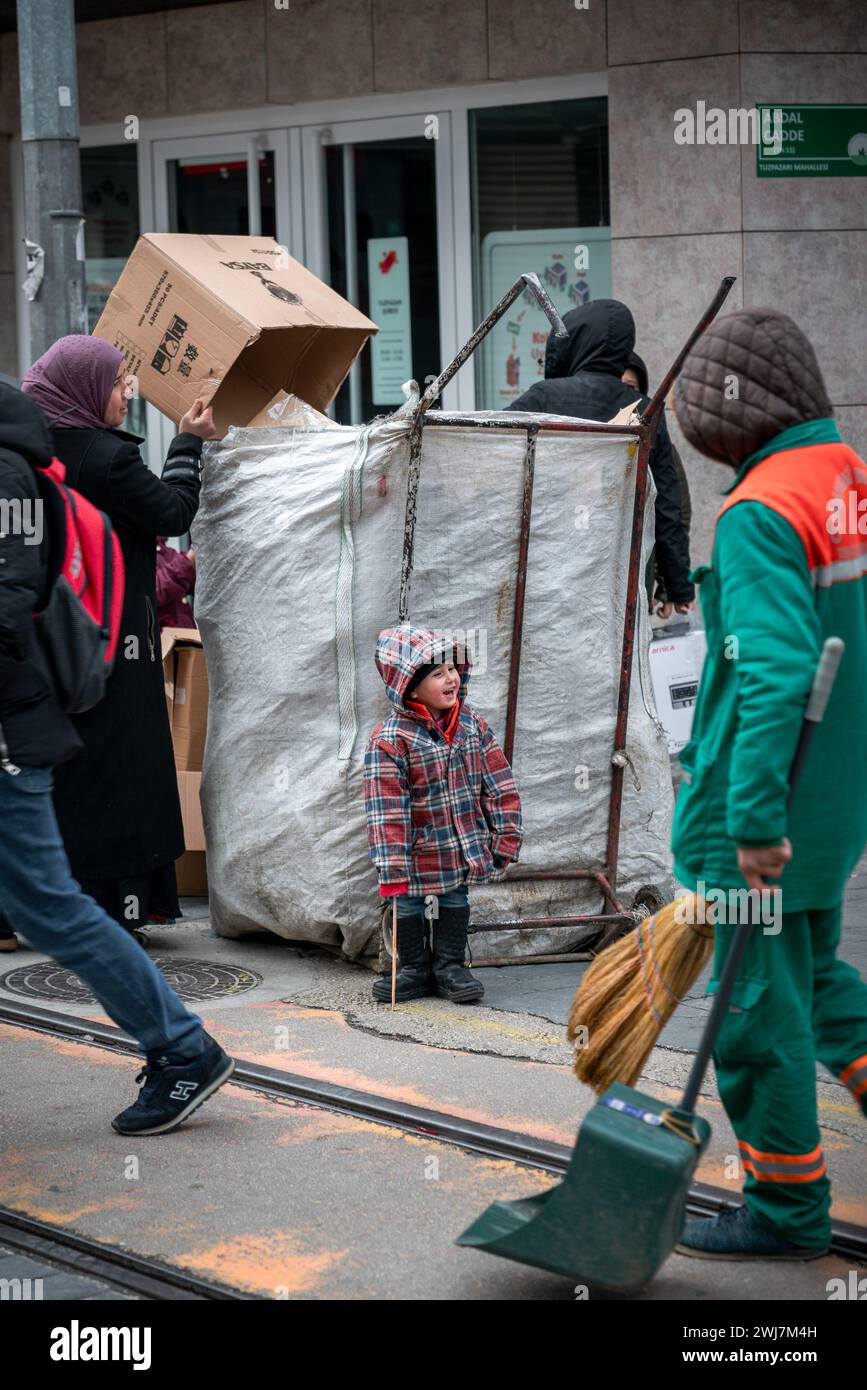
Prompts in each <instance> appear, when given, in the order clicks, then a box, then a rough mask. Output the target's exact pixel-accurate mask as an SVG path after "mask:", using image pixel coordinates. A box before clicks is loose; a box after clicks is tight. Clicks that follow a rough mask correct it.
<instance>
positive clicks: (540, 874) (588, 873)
mask: <svg viewBox="0 0 867 1390" xmlns="http://www.w3.org/2000/svg"><path fill="white" fill-rule="evenodd" d="M561 878H562V879H573V878H592V879H595V880H596V882H597V883H598V882H599V880H600V875H599V874H598V873H597V871H596V870H595V869H521V868H517V869H509V870H508V872H507V873H506V875H505V877H504V878H501V879H499V880H498V882H500V883H522V882H523V881H524V880H528V881H530V882H535V881H536V880H537V879H539V880H542V881H544V880H546V879H549V880H551V881H555V880H557V879H561ZM604 884H605V881H604V880H603V886H604Z"/></svg>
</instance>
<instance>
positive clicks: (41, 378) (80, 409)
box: [21, 333, 124, 430]
mask: <svg viewBox="0 0 867 1390" xmlns="http://www.w3.org/2000/svg"><path fill="white" fill-rule="evenodd" d="M123 360H124V359H123V353H122V352H120V350H119V349H118V348H116V347H112V345H111V343H107V342H106V341H105V339H104V338H91V337H89V336H88V335H87V334H86V333H70V334H69V335H68V337H66V338H58V340H57V342H56V343H54V344H53V346H52V347H50V348H49V349H48V351H47V352H43V354H42V356H41V357H39V358H37V360H36V361H35V362H34V363H33V366H32V367H31V368H30V371H29V372H28V373H27V375H26V376H25V378H24V380H23V381H22V383H21V390H22V391H26V392H27V394H28V395H29V396H32V397H33V399H34V400H35V402H36V404H37V405H38V406H39V407H40V409H41V410H42V413H43V414H44V415H45V417H46V419H47V420H48V423H49V425H52V426H55V425H56V426H58V427H59V428H61V429H63V428H65V429H74V430H82V429H84V430H104V429H106V428H107V426H106V423H105V419H104V416H105V411H106V407H107V406H108V402H109V397H110V396H111V393H112V390H113V388H114V383H115V379H116V377H117V373H118V368H119V367H120V365H121V363H122V362H123Z"/></svg>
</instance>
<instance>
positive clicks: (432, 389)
mask: <svg viewBox="0 0 867 1390" xmlns="http://www.w3.org/2000/svg"><path fill="white" fill-rule="evenodd" d="M525 289H528V290H530V291H531V293H532V294H533V295H535V297H536V299H537V300H538V302H539V306H540V308H541V309H542V310H543V311H544V313H545V315H546V316H547V318H548V321H549V323H550V324H551V327H552V328H553V330H554V332H555V333H556V334H557V337H558V338H565V337H566V334H567V330H566V325H565V324H564V322H563V320H562V319H561V317H560V315H559V314H558V313H557V310H556V309H555V308H554V304H553V302H552V300H551V297H550V295H549V294H548V292H547V290H546V289H545V288H544V286H543V284H542V282H541V280H540V279H539V277H538V275H536V274H534V273H533V272H532V271H526V272H525V273H524V274H523V275H522V276H521V277H520V278H519V279H518V280H516V281H515V283H514V285H513V286H512V288H511V289H510V290H507V291H506V293H505V294H504V295H503V297H502V299H501V300H500V302H499V304H495V305H494V307H493V309H492V310H491V311H490V313H489V314H486V315H485V317H484V318H483V319H482V321H481V323H480V324H479V326H478V328H476V329H475V331H474V332H473V333H472V334H471V335H470V337H469V338H468V339H467V341H466V342H465V343H464V345H463V347H462V348H461V349H460V350H459V351H458V352H457V353H456V354H455V356H454V357H453V358H452V360H451V362H450V363H449V365H448V366H447V367H446V368H445V369H444V370H443V371H442V372H440V374H439V376H438V377H437V379H436V381H432V382H431V384H430V386H429V387H428V388H427V390H426V391H425V393H424V395H423V396H422V398H421V400H420V401H419V403H418V405H417V407H416V412H415V415H414V417H413V419H414V420H415V421H420V420H421V419H422V417H423V416H424V415H425V414H426V412H427V409H428V407H429V406H431V405H433V403H434V401H435V400H436V399H437V397H438V396H440V395H441V394H442V392H443V391H444V390H445V388H446V387H447V386H448V384H449V382H450V381H451V379H452V377H453V376H454V375H455V373H456V372H458V371H460V369H461V367H462V366H463V365H464V363H465V362H466V361H467V359H468V358H469V357H471V356H472V354H473V353H474V352H475V350H476V348H477V347H478V346H479V343H480V342H481V341H482V339H483V338H486V337H487V336H488V334H489V333H490V331H491V329H492V328H493V326H494V324H495V323H497V322H498V320H499V319H501V318H502V317H503V314H504V313H505V312H506V310H507V309H508V307H509V305H510V304H514V302H515V300H516V299H517V298H518V295H519V294H523V292H524V290H525Z"/></svg>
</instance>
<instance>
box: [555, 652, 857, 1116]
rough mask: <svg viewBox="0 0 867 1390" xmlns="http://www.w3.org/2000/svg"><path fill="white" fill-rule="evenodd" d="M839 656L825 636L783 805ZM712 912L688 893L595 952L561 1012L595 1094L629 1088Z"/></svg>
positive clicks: (695, 959) (680, 993)
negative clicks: (568, 1006) (620, 1085)
mask: <svg viewBox="0 0 867 1390" xmlns="http://www.w3.org/2000/svg"><path fill="white" fill-rule="evenodd" d="M842 655H843V643H842V641H841V640H840V639H839V638H838V637H829V638H828V639H827V641H826V642H825V645H824V647H823V648H822V655H821V657H820V659H819V664H818V666H817V668H816V675H815V678H814V680H813V687H812V690H811V692H810V698H809V700H808V702H807V709H806V712H805V714H804V721H803V724H802V725H801V734H800V737H799V739H798V747H797V749H796V751H795V757H794V760H793V762H792V767H791V771H790V772H789V797H788V805H791V802H792V795H793V793H794V790H795V787H796V785H797V782H798V778H799V776H800V773H801V768H802V766H803V763H804V758H805V755H806V751H807V746H808V744H809V741H810V738H811V737H812V734H813V731H814V730H815V728H816V726H817V725H818V724H819V723H821V720H822V716H823V714H824V712H825V705H826V704H827V701H828V696H829V695H830V692H831V686H832V685H833V683H834V677H835V675H836V674H837V667H838V666H839V664H840V658H841V657H842ZM714 915H715V904H714V905H709V904H707V903H706V902H705V900H704V899H703V898H702V897H700V896H698V895H696V894H695V893H688V894H686V895H684V896H683V897H681V898H676V899H675V901H674V902H673V903H668V904H667V906H665V907H662V908H660V910H659V911H658V912H655V913H654V914H653V916H652V917H645V919H644V920H643V921H642V922H639V924H638V926H637V927H636V928H635V929H634V931H631V932H629V933H627V935H626V936H622V937H621V938H620V940H619V941H616V942H615V943H614V944H613V945H611V946H609V947H608V948H607V949H606V950H604V951H602V953H601V954H600V955H598V956H597V957H596V959H595V960H594V962H593V964H592V965H591V966H590V969H589V970H588V971H587V974H586V975H585V976H584V979H583V980H582V981H581V985H580V987H579V989H578V992H577V993H576V995H575V998H574V999H573V1001H572V1008H571V1010H570V1012H569V1023H568V1027H567V1036H568V1038H569V1041H570V1042H571V1043H573V1045H574V1046H575V1064H574V1069H575V1075H576V1076H577V1077H578V1080H579V1081H584V1082H586V1083H587V1085H588V1086H592V1087H593V1089H594V1090H595V1091H597V1092H598V1093H599V1094H600V1095H601V1094H602V1092H603V1091H605V1090H607V1089H608V1087H609V1086H610V1085H611V1083H612V1082H614V1081H621V1082H623V1083H624V1084H625V1085H627V1086H634V1085H635V1083H636V1081H637V1080H638V1078H639V1076H640V1075H641V1070H642V1068H643V1066H644V1064H645V1062H646V1061H647V1059H648V1057H649V1056H650V1054H651V1052H652V1051H653V1047H654V1044H655V1042H656V1040H657V1038H658V1037H659V1035H660V1033H661V1032H662V1030H663V1028H664V1027H665V1025H666V1023H667V1022H668V1020H669V1019H670V1018H671V1015H672V1014H673V1013H674V1011H675V1009H676V1008H677V1006H678V1004H680V1003H681V1002H682V1001H683V999H684V998H685V996H686V995H687V994H688V993H689V991H690V989H691V988H692V986H693V985H694V984H695V982H696V980H697V979H698V977H699V975H700V974H701V972H702V970H703V969H704V967H705V965H706V964H707V962H708V960H709V959H710V956H711V952H712V950H713V918H714Z"/></svg>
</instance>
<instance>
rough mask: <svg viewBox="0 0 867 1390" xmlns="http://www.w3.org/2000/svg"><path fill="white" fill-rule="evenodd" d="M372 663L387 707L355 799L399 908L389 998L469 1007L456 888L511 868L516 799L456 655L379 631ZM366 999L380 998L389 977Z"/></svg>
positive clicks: (405, 631) (461, 891)
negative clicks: (361, 804)
mask: <svg viewBox="0 0 867 1390" xmlns="http://www.w3.org/2000/svg"><path fill="white" fill-rule="evenodd" d="M376 665H377V667H378V669H379V673H380V675H381V676H382V679H383V680H384V681H385V686H386V690H387V692H388V698H389V699H390V700H391V703H392V705H393V706H394V709H393V711H392V713H391V714H390V715H389V716H388V718H387V719H385V720H384V721H383V722H382V723H381V724H378V725H377V727H376V728H375V729H374V731H373V733H372V734H371V736H370V740H369V742H368V745H367V751H366V753H365V759H364V792H365V805H366V809H367V834H368V839H369V841H370V857H371V859H372V860H373V862H374V864H375V865H376V867H377V870H378V871H379V880H380V885H379V892H380V895H381V896H382V897H383V898H391V897H394V896H396V897H397V899H398V903H397V953H398V960H399V969H398V972H397V990H396V998H397V999H399V1000H401V1001H403V1000H407V999H418V998H420V997H421V996H422V995H425V994H439V995H441V996H442V997H443V998H444V999H450V1000H452V1001H453V1002H456V1003H459V1004H470V1003H473V1002H475V1000H477V999H481V997H482V995H483V994H484V992H485V991H484V986H483V985H482V984H481V983H480V981H479V980H477V979H476V978H475V977H474V976H473V975H471V974H470V972H469V970H467V968H466V967H465V965H464V960H465V958H466V951H467V926H468V925H469V920H470V908H469V902H468V898H467V884H468V883H484V882H485V881H486V880H488V879H494V880H496V879H500V878H502V877H503V874H504V873H505V870H506V866H507V865H508V864H510V863H514V862H515V861H516V860H517V858H518V854H519V852H520V848H521V840H522V838H523V832H522V825H521V800H520V797H519V796H518V790H517V788H516V786H515V781H514V778H513V776H512V769H511V768H510V767H509V764H508V763H507V761H506V759H505V757H504V756H503V752H502V750H501V748H500V746H499V744H498V743H497V741H496V739H495V738H494V736H493V734H492V733H491V731H490V729H489V728H488V726H487V724H486V723H485V721H484V719H482V718H481V716H480V715H478V714H476V713H475V712H474V711H473V710H471V709H470V707H469V706H468V705H467V704H466V703H465V702H466V695H467V686H468V685H469V681H470V660H469V657H468V656H467V654H466V653H465V652H464V650H463V648H461V647H459V646H455V644H454V643H453V641H452V639H451V638H450V637H448V636H446V635H445V634H443V633H441V632H431V631H428V630H426V629H423V628H416V627H412V626H410V624H408V623H404V624H403V625H402V626H401V627H395V628H387V629H386V630H385V631H384V632H381V633H380V634H379V640H378V642H377V645H376ZM426 899H428V900H429V901H428V903H427V904H426V901H425V900H426ZM431 899H432V900H433V901H430V900H431ZM428 920H430V927H431V937H432V941H431V943H428V940H427V932H426V929H427V924H428ZM373 997H374V999H377V1000H379V1001H380V1002H382V1003H387V1002H389V1001H390V1000H391V978H390V977H387V978H384V979H381V980H377V982H376V984H375V985H374V986H373Z"/></svg>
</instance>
